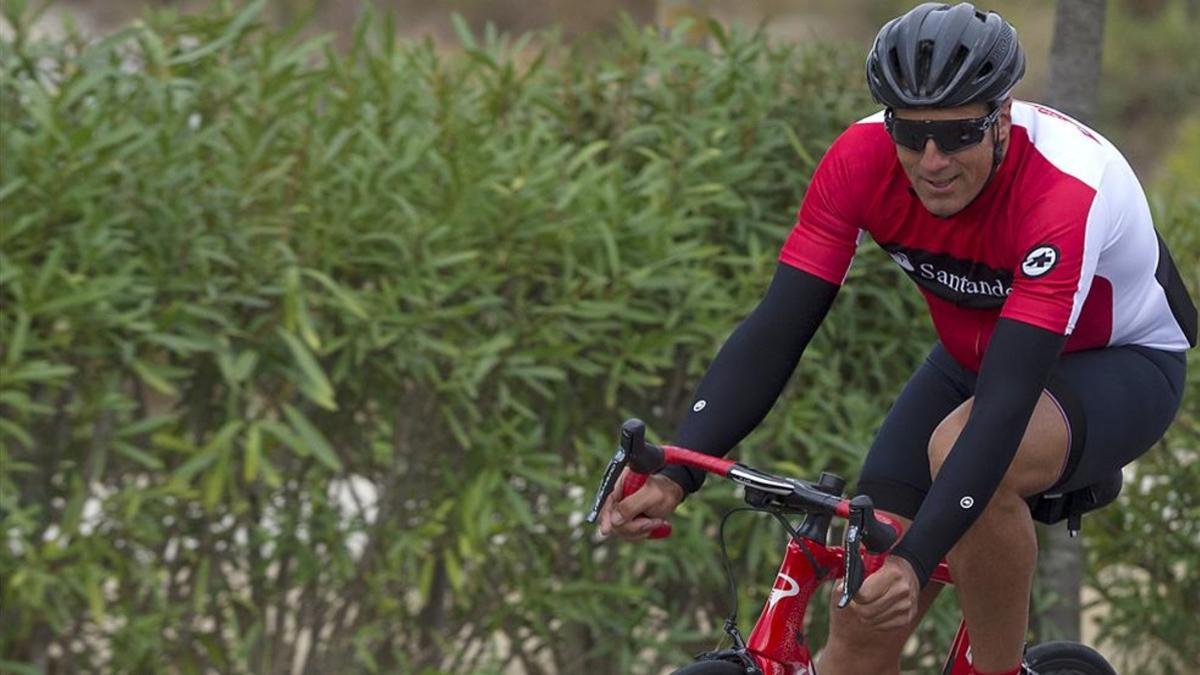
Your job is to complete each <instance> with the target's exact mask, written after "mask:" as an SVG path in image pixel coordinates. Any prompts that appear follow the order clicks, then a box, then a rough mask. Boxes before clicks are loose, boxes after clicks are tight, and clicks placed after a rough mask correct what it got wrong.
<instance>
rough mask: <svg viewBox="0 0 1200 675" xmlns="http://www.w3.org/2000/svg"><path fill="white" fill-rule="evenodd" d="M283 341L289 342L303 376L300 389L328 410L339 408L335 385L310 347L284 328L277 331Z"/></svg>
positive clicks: (289, 347) (288, 344)
mask: <svg viewBox="0 0 1200 675" xmlns="http://www.w3.org/2000/svg"><path fill="white" fill-rule="evenodd" d="M276 332H277V333H278V334H279V336H280V337H282V338H283V341H284V342H285V343H287V346H288V349H289V350H291V352H292V357H293V358H294V359H295V362H296V365H297V366H299V368H300V373H301V374H302V375H303V378H302V379H301V381H300V382H299V383H298V384H299V385H300V390H301V391H302V392H303V393H304V395H305V396H307V397H308V398H309V400H311V401H312V402H313V403H316V404H317V405H319V406H321V407H322V408H325V409H326V410H337V403H336V402H335V401H334V395H333V385H331V384H330V383H329V380H328V378H326V377H325V371H323V370H322V369H321V366H320V365H319V364H318V363H317V360H316V359H315V358H313V355H312V353H311V352H309V351H308V347H306V346H305V345H304V343H303V342H301V341H300V340H299V339H298V338H297V337H296V336H294V335H292V334H291V333H288V332H287V331H285V330H283V329H282V328H279V329H277V331H276Z"/></svg>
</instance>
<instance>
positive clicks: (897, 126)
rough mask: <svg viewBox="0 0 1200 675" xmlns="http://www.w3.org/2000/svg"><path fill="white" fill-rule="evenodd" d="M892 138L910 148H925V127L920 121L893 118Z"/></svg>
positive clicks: (919, 149)
mask: <svg viewBox="0 0 1200 675" xmlns="http://www.w3.org/2000/svg"><path fill="white" fill-rule="evenodd" d="M892 140H893V141H895V142H896V143H897V144H898V145H902V146H904V147H906V148H908V149H909V150H916V151H917V152H921V151H922V150H924V149H925V128H924V126H923V125H922V124H921V123H919V122H916V123H914V122H911V121H909V120H892Z"/></svg>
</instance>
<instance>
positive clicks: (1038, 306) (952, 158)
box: [600, 3, 1196, 675]
mask: <svg viewBox="0 0 1200 675" xmlns="http://www.w3.org/2000/svg"><path fill="white" fill-rule="evenodd" d="M866 69H867V81H868V85H869V87H870V90H871V94H872V95H873V96H874V98H875V100H876V101H877V102H879V103H880V104H882V105H883V106H885V110H883V111H882V112H880V113H877V114H875V115H872V116H870V117H867V118H865V119H863V120H860V121H859V122H857V123H855V124H853V125H851V126H850V127H849V128H848V129H847V130H846V131H845V132H844V133H843V134H842V135H841V136H840V137H839V138H838V139H837V140H836V141H835V142H834V143H833V145H832V146H831V147H830V148H829V150H828V151H827V152H826V154H825V156H824V157H823V158H822V160H821V162H820V164H819V165H818V167H817V169H816V172H815V173H814V175H813V179H812V182H811V184H810V185H809V188H808V190H807V192H806V194H805V196H804V200H803V203H802V205H801V207H800V210H799V214H798V217H797V221H796V225H795V227H794V229H793V230H792V233H791V235H790V236H789V237H788V239H787V241H786V243H785V244H784V246H783V250H782V252H781V254H780V257H779V264H778V266H777V268H776V272H775V276H774V279H773V280H772V281H771V284H770V286H769V288H768V290H767V292H766V295H765V297H764V298H763V300H762V301H761V303H760V304H759V305H758V306H757V307H756V308H755V309H754V311H753V312H752V313H751V314H750V315H749V316H748V317H747V318H746V320H745V321H744V322H743V323H742V324H741V325H739V326H738V328H737V329H736V330H735V331H734V333H733V334H732V335H731V336H730V338H729V339H728V341H727V342H726V343H725V344H724V345H723V346H722V348H721V350H720V351H719V353H718V354H717V357H716V358H715V359H714V361H713V363H712V365H711V366H710V368H709V370H708V372H707V374H706V375H705V377H704V378H703V380H702V381H701V383H700V385H699V387H698V389H697V392H696V396H695V398H694V399H693V405H692V407H691V410H690V412H689V413H688V415H687V417H686V418H685V419H684V421H683V423H682V425H681V426H680V428H679V430H678V432H677V434H676V435H675V438H674V441H673V442H674V443H675V444H676V445H679V446H683V447H687V448H691V449H695V450H699V451H702V452H706V453H709V454H713V455H724V454H726V453H727V452H728V451H729V450H730V449H731V448H732V447H733V446H734V445H736V444H737V443H738V442H739V441H740V440H741V439H742V438H744V437H745V436H746V435H747V434H748V433H749V432H750V431H751V430H752V429H753V428H754V427H755V426H756V425H757V424H758V423H759V422H760V421H761V420H762V419H763V418H764V417H765V416H766V414H767V412H769V410H770V408H771V406H772V405H773V404H774V401H775V400H776V398H777V397H778V396H779V393H780V392H781V391H782V389H783V387H784V385H785V384H786V382H787V379H788V378H789V377H790V375H791V373H792V371H793V370H794V369H795V366H796V364H797V363H798V361H799V359H800V356H801V354H802V353H803V351H804V348H805V346H806V345H807V344H808V342H809V340H810V338H811V337H812V335H813V334H814V333H815V332H816V330H817V327H818V326H819V325H820V323H821V321H822V319H823V318H824V316H825V314H826V312H827V311H828V310H829V308H830V306H831V304H832V303H833V300H834V296H835V295H836V294H837V291H838V288H839V287H840V285H841V284H842V282H843V281H844V280H845V277H846V273H847V270H848V268H849V266H850V263H851V259H852V257H853V255H854V252H855V248H856V246H857V244H858V242H859V240H860V238H861V235H862V234H867V235H869V236H870V237H871V238H872V239H873V240H874V241H875V242H876V244H878V245H879V246H880V247H882V248H883V249H884V250H886V251H887V252H888V253H889V254H890V255H891V257H892V258H893V260H895V262H896V264H897V265H899V266H900V268H901V269H902V270H903V271H904V272H905V273H906V274H907V275H908V276H909V277H911V278H912V280H913V281H914V282H915V283H916V284H917V286H918V287H919V290H920V292H921V293H922V295H923V296H924V298H925V300H926V303H927V305H928V307H929V312H930V316H931V318H932V320H933V324H934V327H935V329H936V331H937V335H938V341H937V343H936V344H935V345H934V346H933V349H932V351H931V352H930V354H929V355H928V357H927V358H926V359H925V360H924V362H923V363H922V364H921V365H920V366H919V367H918V368H917V370H916V371H915V372H914V374H913V375H912V377H911V379H910V380H909V381H908V383H907V384H906V385H905V387H904V389H903V391H902V392H901V393H900V396H899V398H898V399H897V400H896V402H895V404H894V405H893V407H892V409H891V410H890V411H889V413H888V415H887V417H886V419H885V421H884V422H883V425H882V427H881V428H880V430H879V432H878V434H877V436H876V438H875V441H874V443H873V444H872V446H871V448H870V451H869V453H868V456H867V459H866V461H865V463H864V465H863V468H862V472H861V474H860V478H859V482H858V488H857V489H858V492H859V493H861V494H866V495H869V496H870V497H871V498H872V500H873V501H874V504H875V505H876V507H877V508H879V509H881V510H883V511H887V512H889V513H891V514H893V515H895V516H896V517H898V518H899V519H900V520H901V521H902V522H903V523H905V525H906V526H907V527H906V531H905V534H904V536H903V538H902V539H901V540H900V541H899V542H898V543H897V544H896V546H895V547H894V548H893V550H892V553H893V555H891V556H889V557H888V559H887V561H886V563H885V564H884V566H883V567H882V568H881V569H880V570H879V571H878V572H876V573H875V574H874V575H872V576H871V577H870V578H868V579H867V581H866V582H865V583H864V584H863V586H862V589H861V590H860V592H859V593H858V595H857V596H856V599H855V601H854V602H853V603H851V604H850V605H849V606H848V607H847V608H846V609H845V610H837V609H834V610H832V614H833V616H832V620H831V634H830V639H829V642H828V644H827V646H826V649H825V650H824V652H823V653H822V655H821V660H820V673H821V675H847V674H852V673H862V674H863V675H879V674H880V673H889V672H890V673H898V672H899V666H898V664H899V658H900V652H901V649H902V647H903V645H904V642H905V641H906V639H907V638H908V636H909V635H910V634H911V632H912V631H913V629H914V628H915V626H916V624H917V623H918V621H919V620H920V618H921V616H922V615H923V614H924V612H925V610H926V609H927V608H928V607H929V605H930V604H931V602H932V601H933V599H934V597H935V596H936V594H937V592H938V590H939V589H940V588H941V586H940V585H939V584H929V583H928V581H929V576H930V574H931V573H932V571H933V570H934V568H935V567H936V566H937V564H938V561H939V560H941V559H942V558H945V559H946V560H947V561H948V563H949V565H950V569H951V572H952V574H953V576H954V578H955V581H956V583H957V588H958V595H959V601H960V604H961V606H962V611H963V615H964V618H965V621H966V624H967V629H968V631H969V632H970V636H971V642H972V649H973V665H974V668H975V670H976V672H979V673H1017V672H1018V671H1019V669H1020V665H1019V664H1020V662H1021V655H1022V649H1023V646H1024V641H1025V632H1026V622H1027V617H1028V609H1029V607H1028V604H1029V596H1030V588H1031V585H1032V578H1033V571H1034V568H1035V563H1036V558H1037V540H1036V537H1035V534H1034V528H1033V520H1032V517H1031V514H1030V508H1029V503H1030V500H1031V499H1033V498H1035V497H1037V496H1039V495H1042V494H1045V493H1065V492H1069V491H1072V490H1075V489H1078V488H1081V487H1085V486H1088V485H1091V484H1093V483H1096V482H1097V481H1099V480H1101V479H1102V478H1103V477H1105V476H1107V475H1109V474H1112V473H1113V472H1114V471H1116V470H1118V469H1119V468H1120V467H1122V466H1124V465H1126V464H1128V463H1129V462H1131V461H1133V460H1134V459H1136V458H1137V457H1138V456H1140V455H1141V454H1142V453H1144V452H1146V451H1147V450H1148V449H1149V448H1150V447H1151V446H1152V445H1153V444H1154V443H1155V442H1157V441H1158V439H1160V438H1161V437H1162V435H1163V433H1164V432H1165V431H1166V429H1167V427H1168V426H1169V425H1170V423H1171V421H1172V419H1173V418H1174V415H1175V413H1176V411H1177V410H1178V408H1179V405H1180V398H1181V395H1182V389H1183V382H1184V377H1185V373H1186V359H1185V352H1186V350H1187V349H1188V348H1189V346H1194V345H1195V344H1196V309H1195V306H1194V305H1193V304H1192V302H1191V299H1190V298H1189V297H1188V295H1187V292H1186V290H1185V288H1184V286H1183V282H1182V280H1181V279H1180V277H1179V274H1178V272H1177V270H1176V269H1175V266H1174V263H1173V262H1172V260H1171V257H1170V254H1169V252H1168V251H1167V248H1166V246H1165V245H1164V244H1163V243H1162V241H1161V239H1159V238H1158V236H1157V234H1156V233H1155V230H1154V227H1153V223H1152V221H1151V217H1150V210H1149V207H1148V205H1147V202H1146V197H1145V194H1144V193H1143V191H1142V189H1141V186H1140V185H1139V183H1138V181H1137V178H1136V177H1135V176H1134V174H1133V171H1132V170H1131V169H1130V167H1129V164H1128V163H1127V162H1126V161H1125V159H1124V158H1123V157H1122V156H1121V155H1120V153H1119V152H1118V151H1117V150H1116V148H1114V147H1113V146H1112V144H1110V143H1109V142H1108V141H1107V140H1105V139H1104V138H1103V137H1101V136H1100V135H1099V134H1097V133H1096V132H1095V131H1092V130H1091V129H1088V128H1087V127H1085V126H1083V125H1082V124H1080V123H1078V122H1076V121H1074V120H1072V119H1070V118H1068V117H1066V116H1065V115H1062V114H1061V113H1058V112H1056V111H1054V110H1051V109H1049V108H1046V107H1043V106H1039V105H1034V104H1030V103H1026V102H1022V101H1014V100H1013V98H1012V97H1011V92H1012V89H1013V87H1014V86H1015V85H1016V84H1017V82H1018V81H1019V80H1020V79H1021V77H1022V75H1023V74H1024V71H1025V61H1024V53H1023V51H1022V48H1021V45H1020V43H1019V41H1018V40H1017V36H1016V31H1015V30H1014V29H1013V27H1012V26H1011V25H1009V24H1008V23H1007V22H1006V21H1005V20H1004V19H1003V18H1001V17H1000V16H999V15H998V14H996V13H994V12H989V13H983V12H979V11H977V10H976V9H975V7H974V6H972V5H970V4H967V3H962V4H958V5H955V6H953V7H951V6H949V5H944V4H938V3H926V4H922V5H920V6H918V7H916V8H914V9H913V10H911V11H909V12H908V13H907V14H904V15H903V16H900V17H898V18H896V19H893V20H891V21H889V22H888V23H887V24H885V25H884V26H883V28H882V29H881V30H880V32H879V35H878V36H877V37H876V39H875V42H874V45H873V47H872V49H871V51H870V54H869V56H868V58H867V64H866ZM702 481H703V474H702V473H701V472H699V471H696V470H693V469H688V468H685V467H668V468H667V469H665V470H663V471H662V472H661V473H660V474H659V475H656V476H652V477H651V478H650V480H648V481H647V483H646V485H645V486H644V487H643V488H642V489H641V490H639V491H638V492H635V493H634V494H633V495H631V496H629V497H627V498H626V499H624V500H621V501H619V502H616V501H615V499H610V500H609V503H608V504H606V506H605V508H604V510H603V511H602V513H601V516H600V520H601V531H602V532H605V533H608V532H615V533H616V534H618V535H619V536H621V537H622V538H625V539H639V538H644V537H645V536H646V535H647V534H648V533H649V532H650V531H651V530H653V529H655V528H656V527H658V526H660V525H662V524H664V523H665V522H666V520H665V519H666V518H667V517H668V516H669V515H670V514H671V513H672V512H673V511H674V510H675V508H676V506H678V504H679V503H680V501H682V499H683V498H684V496H685V495H686V494H689V493H691V492H694V491H695V490H697V489H698V488H699V487H700V484H701V483H702ZM614 492H615V493H616V494H621V491H620V488H619V487H618V489H617V490H615V491H614ZM865 634H869V635H870V636H871V639H867V640H863V639H861V637H862V636H863V635H865Z"/></svg>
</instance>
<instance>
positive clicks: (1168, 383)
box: [858, 342, 1187, 520]
mask: <svg viewBox="0 0 1200 675" xmlns="http://www.w3.org/2000/svg"><path fill="white" fill-rule="evenodd" d="M1186 374H1187V359H1186V356H1185V353H1184V352H1168V351H1162V350H1158V349H1150V348H1147V347H1141V346H1134V345H1129V346H1120V347H1108V348H1105V349H1096V350H1089V351H1082V352H1071V353H1067V354H1063V355H1062V356H1061V357H1060V358H1059V361H1058V365H1057V366H1056V368H1055V370H1054V372H1053V373H1052V374H1051V377H1050V381H1049V383H1048V384H1047V386H1046V391H1047V392H1048V393H1049V394H1050V395H1051V396H1052V397H1053V399H1054V400H1055V402H1056V403H1057V404H1058V406H1059V408H1060V410H1061V411H1062V413H1063V416H1064V417H1065V418H1066V420H1067V423H1068V428H1069V430H1070V446H1071V447H1070V450H1069V452H1068V455H1067V460H1066V462H1065V465H1064V466H1063V468H1062V471H1061V473H1060V475H1059V478H1058V480H1057V481H1056V482H1055V483H1054V485H1053V486H1051V487H1050V488H1049V489H1048V490H1047V491H1046V493H1066V492H1071V491H1073V490H1076V489H1079V488H1083V487H1086V486H1088V485H1091V484H1093V483H1096V482H1097V481H1100V480H1102V479H1103V478H1105V477H1106V476H1108V475H1110V474H1112V472H1113V471H1115V470H1117V469H1120V468H1121V467H1123V466H1125V465H1126V464H1129V463H1130V462H1132V461H1133V460H1135V459H1137V458H1138V457H1140V456H1141V455H1142V454H1144V453H1145V452H1146V451H1147V450H1149V449H1150V448H1151V447H1152V446H1153V445H1154V444H1155V443H1156V442H1158V440H1159V439H1160V438H1162V436H1163V434H1164V433H1166V430H1167V427H1169V426H1170V424H1171V421H1172V420H1173V419H1174V418H1175V413H1176V412H1177V411H1178V410H1179V406H1180V402H1181V399H1182V396H1183V387H1184V378H1185V376H1186ZM976 378H977V375H976V374H975V373H972V372H971V371H969V370H967V369H966V368H964V367H962V366H961V365H959V364H958V362H957V361H955V360H954V358H953V357H951V356H950V354H949V353H948V352H947V351H946V349H945V348H944V347H943V346H942V344H941V343H940V342H939V343H937V344H935V345H934V347H933V350H932V351H931V352H930V353H929V356H927V357H926V358H925V360H924V362H922V363H921V365H920V366H919V367H918V368H917V370H916V372H915V373H913V375H912V377H911V378H910V379H909V381H908V383H907V384H906V385H905V386H904V389H903V391H901V392H900V396H899V398H897V399H896V402H895V404H894V405H893V406H892V409H891V410H890V411H889V412H888V415H887V418H886V419H885V420H884V422H883V425H882V426H881V427H880V429H879V433H878V434H876V436H875V440H874V442H873V443H872V444H871V448H870V450H869V452H868V453H867V458H866V461H865V462H864V464H863V469H862V473H861V474H860V476H859V482H858V493H859V494H866V495H869V496H870V497H871V499H872V501H874V502H875V506H876V508H880V509H883V510H884V511H889V512H891V513H895V514H897V515H900V516H903V517H905V518H908V519H910V520H911V519H912V518H913V517H915V516H916V514H917V510H918V509H919V508H920V506H921V502H922V501H924V499H925V495H926V493H928V491H929V487H930V485H931V483H932V479H931V477H930V473H929V449H928V448H929V439H930V437H931V436H932V434H933V430H934V429H935V428H937V426H938V424H940V423H941V422H942V420H943V419H945V418H946V416H947V415H949V414H950V413H951V412H953V411H954V409H955V408H957V407H958V406H959V405H961V404H962V403H963V402H964V401H966V400H967V399H968V398H970V397H971V396H972V395H973V394H974V390H975V381H976Z"/></svg>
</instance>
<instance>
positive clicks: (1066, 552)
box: [1033, 0, 1105, 640]
mask: <svg viewBox="0 0 1200 675" xmlns="http://www.w3.org/2000/svg"><path fill="white" fill-rule="evenodd" d="M1104 4H1105V3H1104V0H1059V1H1058V11H1057V14H1056V17H1055V21H1054V42H1053V43H1052V46H1051V48H1050V88H1049V95H1048V96H1047V101H1046V102H1047V103H1048V104H1050V105H1051V106H1052V107H1054V108H1057V109H1058V110H1061V111H1062V112H1064V113H1066V114H1068V115H1070V116H1071V117H1074V118H1076V119H1078V120H1079V121H1081V122H1083V123H1085V124H1091V123H1092V122H1093V121H1094V119H1095V116H1096V108H1097V98H1098V94H1097V92H1098V87H1099V84H1100V63H1101V60H1100V54H1101V48H1102V47H1103V44H1104ZM1083 569H1084V553H1083V540H1082V538H1076V539H1071V538H1069V537H1068V536H1067V528H1066V527H1065V526H1064V525H1063V524H1059V525H1055V526H1054V527H1052V528H1049V530H1047V531H1044V532H1043V536H1042V550H1041V555H1040V556H1039V560H1038V586H1039V587H1040V588H1041V589H1042V591H1043V592H1048V593H1050V594H1052V595H1053V596H1054V598H1055V600H1054V603H1053V604H1052V605H1051V606H1050V607H1048V608H1044V609H1043V610H1041V611H1040V612H1039V614H1038V616H1035V617H1034V621H1033V630H1034V633H1035V637H1036V638H1037V639H1048V638H1059V639H1067V640H1078V639H1079V632H1080V613H1081V608H1080V588H1081V587H1082V585H1083Z"/></svg>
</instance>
